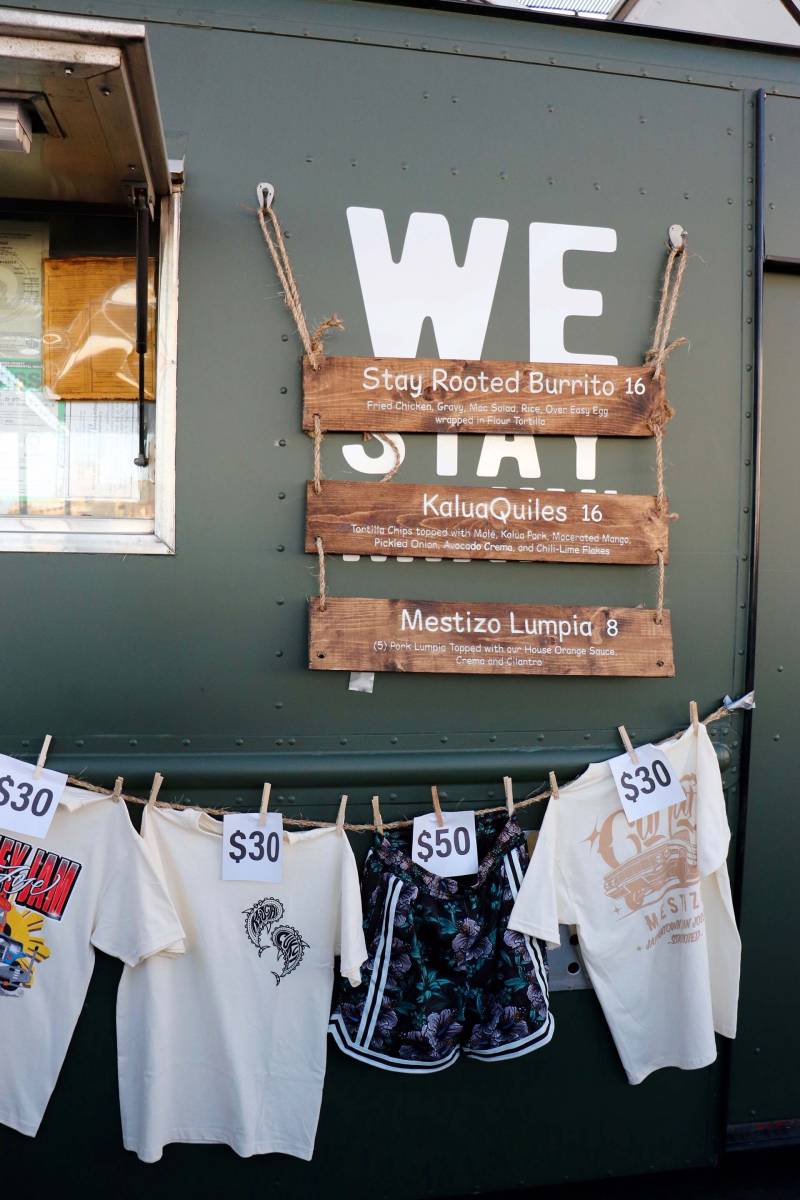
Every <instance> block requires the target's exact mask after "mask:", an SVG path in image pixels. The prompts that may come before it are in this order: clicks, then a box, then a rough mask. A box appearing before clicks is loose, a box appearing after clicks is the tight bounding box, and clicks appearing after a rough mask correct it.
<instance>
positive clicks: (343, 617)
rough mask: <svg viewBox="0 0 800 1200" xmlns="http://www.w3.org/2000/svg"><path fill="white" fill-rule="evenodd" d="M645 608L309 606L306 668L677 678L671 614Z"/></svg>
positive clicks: (332, 602) (350, 601)
mask: <svg viewBox="0 0 800 1200" xmlns="http://www.w3.org/2000/svg"><path fill="white" fill-rule="evenodd" d="M657 615H658V614H657V612H656V610H655V609H648V608H603V607H596V608H573V607H567V606H563V605H533V604H490V603H486V604H482V603H480V602H474V603H468V604H467V603H465V604H459V603H457V602H454V601H441V600H368V599H362V598H358V597H356V598H354V597H351V596H346V597H345V596H337V597H330V596H329V597H328V598H327V601H326V606H325V609H324V611H322V610H321V609H320V601H319V600H318V599H316V598H315V599H312V600H310V601H309V667H311V668H312V669H313V670H317V671H409V672H424V673H435V674H461V673H463V674H468V675H598V676H609V675H617V676H619V675H636V676H652V677H659V678H668V677H670V676H673V675H674V674H675V664H674V662H673V656H672V628H671V624H670V614H669V612H668V611H667V610H666V609H665V610H664V611H663V614H662V618H663V619H662V623H661V624H657V623H656V617H657Z"/></svg>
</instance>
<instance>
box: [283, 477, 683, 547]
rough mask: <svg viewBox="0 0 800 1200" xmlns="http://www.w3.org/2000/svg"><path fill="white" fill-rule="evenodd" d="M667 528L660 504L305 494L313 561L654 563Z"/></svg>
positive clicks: (572, 497)
mask: <svg viewBox="0 0 800 1200" xmlns="http://www.w3.org/2000/svg"><path fill="white" fill-rule="evenodd" d="M668 524H669V523H668V521H667V515H666V513H658V512H657V511H656V498H655V496H620V495H606V494H605V493H601V492H592V493H586V492H535V491H533V490H527V489H514V490H512V489H508V490H506V489H499V488H478V487H467V488H458V487H448V486H445V487H440V486H439V485H437V484H434V485H433V486H430V487H429V486H428V485H427V484H417V483H349V482H335V481H333V480H330V479H326V480H325V481H324V482H323V484H322V490H321V491H320V493H319V494H316V493H315V492H314V485H313V484H312V483H309V484H308V485H307V492H306V551H307V552H308V553H313V552H314V551H315V550H316V543H315V538H317V537H321V538H322V540H323V542H324V545H325V549H326V550H327V551H329V552H330V553H332V554H385V555H389V556H390V557H397V556H408V557H411V558H423V557H436V558H497V559H510V560H513V561H516V562H578V563H581V562H582V563H656V562H657V561H658V557H657V554H656V551H657V550H659V549H661V550H663V551H664V552H665V561H666V558H667V547H668Z"/></svg>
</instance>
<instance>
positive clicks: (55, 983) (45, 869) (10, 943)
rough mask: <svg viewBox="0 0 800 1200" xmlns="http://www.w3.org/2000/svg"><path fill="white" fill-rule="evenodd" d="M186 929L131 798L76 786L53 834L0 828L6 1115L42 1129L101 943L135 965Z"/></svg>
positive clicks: (0, 1100)
mask: <svg viewBox="0 0 800 1200" xmlns="http://www.w3.org/2000/svg"><path fill="white" fill-rule="evenodd" d="M182 937H183V930H182V929H181V926H180V923H179V921H178V919H177V917H176V915H175V911H174V909H173V907H172V904H171V902H170V900H169V898H168V896H167V894H166V891H165V889H164V887H163V886H162V884H161V881H160V880H159V878H158V875H157V874H156V872H155V870H154V869H153V866H152V864H151V863H150V862H149V860H148V857H147V853H146V851H145V847H144V843H143V842H142V840H141V838H140V837H139V835H138V834H137V833H136V830H135V829H134V828H133V826H132V825H131V821H130V817H129V816H128V810H127V808H126V807H125V804H124V802H123V801H114V800H110V799H108V797H104V796H99V795H95V794H93V793H91V792H84V791H80V790H78V789H77V788H67V789H66V791H65V793H64V796H63V798H62V800H61V803H60V804H59V806H58V809H57V811H56V814H55V816H54V817H53V821H52V824H51V826H50V829H49V831H48V833H47V837H45V838H43V839H38V838H30V837H25V836H23V835H22V834H15V833H5V832H4V831H3V830H2V828H0V1029H2V1031H3V1041H4V1043H5V1045H6V1047H9V1048H10V1047H14V1050H13V1052H9V1053H7V1054H6V1055H4V1058H3V1070H2V1083H1V1084H0V1123H2V1124H4V1125H10V1126H11V1128H12V1129H17V1130H19V1132H20V1133H26V1134H29V1135H30V1136H33V1135H34V1134H35V1133H36V1132H37V1130H38V1128H39V1124H40V1122H41V1119H42V1116H43V1115H44V1110H45V1108H46V1107H47V1102H48V1100H49V1099H50V1096H51V1094H52V1092H53V1088H54V1087H55V1084H56V1080H57V1079H58V1074H59V1071H60V1070H61V1065H62V1063H63V1061H64V1057H65V1055H66V1053H67V1048H68V1047H69V1042H70V1038H71V1037H72V1032H73V1030H74V1028H75V1024H76V1022H77V1020H78V1016H79V1015H80V1011H81V1008H82V1006H83V1002H84V999H85V997H86V990H87V988H88V986H89V980H90V979H91V976H92V969H93V966H94V951H95V947H96V948H97V949H98V950H103V951H105V952H106V953H107V954H112V955H114V957H115V958H121V959H122V961H123V962H125V963H128V964H130V965H131V966H132V965H133V964H134V963H137V962H139V961H140V960H141V959H143V958H146V957H147V956H148V955H149V954H155V953H156V952H157V951H159V950H161V949H163V948H164V947H165V946H167V945H170V944H173V943H177V945H176V949H179V946H180V939H181V938H182Z"/></svg>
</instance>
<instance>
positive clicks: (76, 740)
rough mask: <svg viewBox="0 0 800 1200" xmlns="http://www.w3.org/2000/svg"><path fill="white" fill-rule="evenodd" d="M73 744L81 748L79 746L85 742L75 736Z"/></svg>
mask: <svg viewBox="0 0 800 1200" xmlns="http://www.w3.org/2000/svg"><path fill="white" fill-rule="evenodd" d="M75 745H76V746H77V747H78V749H80V748H81V746H83V745H85V742H84V740H83V738H76V739H75Z"/></svg>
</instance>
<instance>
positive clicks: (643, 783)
mask: <svg viewBox="0 0 800 1200" xmlns="http://www.w3.org/2000/svg"><path fill="white" fill-rule="evenodd" d="M636 757H637V758H638V760H639V761H638V763H634V762H633V761H632V760H631V758H630V756H629V755H627V754H620V755H619V756H618V757H617V758H612V759H609V763H608V765H609V766H610V767H611V774H612V775H613V776H614V783H615V784H616V787H617V793H618V795H619V798H620V801H621V802H622V807H623V808H624V809H625V816H626V817H627V818H628V820H629V821H636V820H638V818H639V817H647V816H649V815H650V813H654V812H658V811H659V809H662V808H669V806H670V805H671V804H680V803H682V802H683V801H684V800H685V799H686V796H685V794H684V791H683V788H682V787H681V785H680V783H679V781H678V779H677V778H676V777H675V772H674V768H673V766H672V763H671V762H670V761H669V759H668V758H667V756H666V754H665V753H664V751H663V750H659V749H658V747H657V746H652V745H650V744H648V745H645V746H637V747H636Z"/></svg>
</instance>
